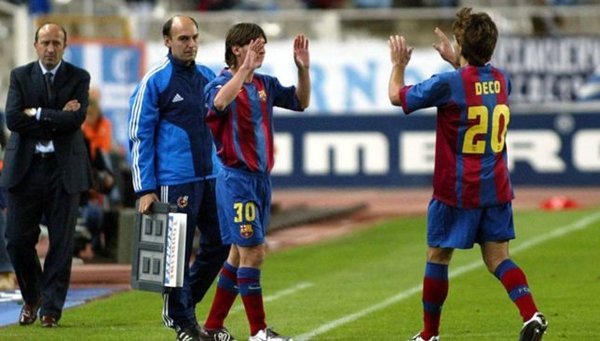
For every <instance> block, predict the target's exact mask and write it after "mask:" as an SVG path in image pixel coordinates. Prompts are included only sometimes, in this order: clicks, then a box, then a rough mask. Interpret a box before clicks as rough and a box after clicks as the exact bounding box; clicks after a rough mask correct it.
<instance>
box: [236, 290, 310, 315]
mask: <svg viewBox="0 0 600 341" xmlns="http://www.w3.org/2000/svg"><path fill="white" fill-rule="evenodd" d="M314 285H315V284H314V283H311V282H300V283H298V284H296V285H295V286H293V287H291V288H288V289H284V290H281V291H278V292H276V293H274V294H273V295H269V296H265V297H263V302H271V301H275V300H277V299H280V298H282V297H284V296H288V295H292V294H294V293H296V292H298V291H300V290H304V289H308V288H310V287H312V286H314ZM241 310H244V305H243V304H238V305H237V306H235V307H234V308H233V309H231V311H230V312H229V313H230V314H233V313H236V312H238V311H241Z"/></svg>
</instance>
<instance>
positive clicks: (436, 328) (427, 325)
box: [421, 263, 448, 340]
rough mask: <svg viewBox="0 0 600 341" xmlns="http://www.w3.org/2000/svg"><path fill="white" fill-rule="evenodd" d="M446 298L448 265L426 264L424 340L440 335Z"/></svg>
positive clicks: (424, 281) (422, 335) (422, 334)
mask: <svg viewBox="0 0 600 341" xmlns="http://www.w3.org/2000/svg"><path fill="white" fill-rule="evenodd" d="M446 297H448V265H445V264H435V263H427V265H426V267H425V278H424V279H423V323H424V328H423V331H422V332H421V337H422V338H424V339H425V340H427V339H429V338H431V337H432V336H437V335H439V333H440V318H441V316H442V305H443V304H444V302H445V301H446Z"/></svg>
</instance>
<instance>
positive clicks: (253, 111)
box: [204, 69, 302, 174]
mask: <svg viewBox="0 0 600 341" xmlns="http://www.w3.org/2000/svg"><path fill="white" fill-rule="evenodd" d="M231 77H232V74H231V72H230V71H229V70H228V69H225V70H223V72H221V74H220V75H219V76H217V78H215V79H214V80H213V81H212V82H210V83H209V84H208V85H206V87H205V88H204V93H205V96H206V103H207V105H208V114H207V116H206V123H207V124H208V126H209V128H210V130H211V131H212V134H213V138H214V141H215V145H216V148H217V156H218V157H219V159H220V160H221V162H222V164H223V165H224V166H226V167H230V168H236V169H241V170H245V171H249V172H253V173H267V174H268V173H270V172H271V169H272V168H273V164H274V148H273V107H274V106H277V107H281V108H285V109H290V110H294V111H302V107H301V106H300V102H299V100H298V98H297V97H296V87H295V86H290V87H284V86H282V85H281V84H280V83H279V80H277V78H275V77H271V76H267V75H263V74H258V73H255V74H254V77H253V79H252V81H251V82H247V83H244V85H243V86H242V88H241V89H240V93H239V94H238V95H237V97H236V98H235V99H234V100H233V102H231V103H230V104H229V105H228V106H227V107H226V108H225V109H224V110H223V111H218V110H216V109H215V108H214V105H213V103H214V99H215V96H216V95H217V93H218V91H219V89H220V88H221V87H222V86H223V85H224V84H225V83H227V82H228V81H229V80H230V79H231Z"/></svg>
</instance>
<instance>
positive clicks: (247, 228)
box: [240, 224, 254, 239]
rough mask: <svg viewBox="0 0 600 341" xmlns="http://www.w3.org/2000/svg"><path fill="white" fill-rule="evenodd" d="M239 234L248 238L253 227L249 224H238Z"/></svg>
mask: <svg viewBox="0 0 600 341" xmlns="http://www.w3.org/2000/svg"><path fill="white" fill-rule="evenodd" d="M240 235H241V236H242V238H245V239H248V238H250V237H252V235H254V229H253V228H252V225H251V224H242V225H240Z"/></svg>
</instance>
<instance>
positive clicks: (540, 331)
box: [519, 313, 548, 341]
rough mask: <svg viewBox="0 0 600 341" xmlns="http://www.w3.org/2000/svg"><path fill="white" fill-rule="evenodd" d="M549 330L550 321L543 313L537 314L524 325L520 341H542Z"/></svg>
mask: <svg viewBox="0 0 600 341" xmlns="http://www.w3.org/2000/svg"><path fill="white" fill-rule="evenodd" d="M546 329H548V321H546V317H544V314H542V313H535V314H533V317H532V318H531V319H529V321H527V322H525V323H524V324H523V328H521V335H520V336H519V341H540V340H541V339H542V337H543V336H544V333H545V332H546Z"/></svg>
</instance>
